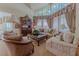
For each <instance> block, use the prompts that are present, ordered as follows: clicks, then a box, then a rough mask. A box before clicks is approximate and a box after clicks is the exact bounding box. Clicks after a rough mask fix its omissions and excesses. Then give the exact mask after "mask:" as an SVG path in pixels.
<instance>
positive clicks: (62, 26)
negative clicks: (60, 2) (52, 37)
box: [59, 14, 69, 32]
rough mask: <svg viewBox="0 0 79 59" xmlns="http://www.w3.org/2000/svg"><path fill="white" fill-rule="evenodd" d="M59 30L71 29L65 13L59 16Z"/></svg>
mask: <svg viewBox="0 0 79 59" xmlns="http://www.w3.org/2000/svg"><path fill="white" fill-rule="evenodd" d="M59 21H60V22H59V31H60V32H66V31H69V26H68V24H67V21H66V17H65V14H63V15H60V16H59Z"/></svg>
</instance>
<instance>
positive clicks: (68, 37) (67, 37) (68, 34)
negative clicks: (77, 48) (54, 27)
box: [63, 32, 73, 43]
mask: <svg viewBox="0 0 79 59" xmlns="http://www.w3.org/2000/svg"><path fill="white" fill-rule="evenodd" d="M63 40H64V41H65V42H68V43H72V42H73V34H72V33H71V32H65V33H64V34H63Z"/></svg>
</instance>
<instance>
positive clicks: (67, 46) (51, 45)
mask: <svg viewBox="0 0 79 59" xmlns="http://www.w3.org/2000/svg"><path fill="white" fill-rule="evenodd" d="M73 37H74V35H72V34H71V33H64V34H63V36H61V35H58V36H55V37H51V38H50V39H48V40H47V41H46V49H47V50H48V51H49V52H51V53H53V54H54V55H57V56H74V55H77V49H78V42H79V38H73ZM71 39H72V40H71ZM68 41H69V42H68ZM72 41H73V42H72Z"/></svg>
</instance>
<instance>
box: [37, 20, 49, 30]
mask: <svg viewBox="0 0 79 59" xmlns="http://www.w3.org/2000/svg"><path fill="white" fill-rule="evenodd" d="M36 27H37V28H39V29H40V28H43V29H48V28H49V26H48V23H47V20H46V19H39V20H38V21H37V25H36Z"/></svg>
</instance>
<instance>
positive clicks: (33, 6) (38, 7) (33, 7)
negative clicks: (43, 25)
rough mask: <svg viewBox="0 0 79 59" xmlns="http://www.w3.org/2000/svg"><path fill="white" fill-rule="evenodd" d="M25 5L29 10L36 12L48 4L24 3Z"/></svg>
mask: <svg viewBox="0 0 79 59" xmlns="http://www.w3.org/2000/svg"><path fill="white" fill-rule="evenodd" d="M25 5H27V6H28V7H29V8H30V9H32V10H33V11H35V10H38V9H40V8H42V7H44V6H46V5H48V3H25Z"/></svg>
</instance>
